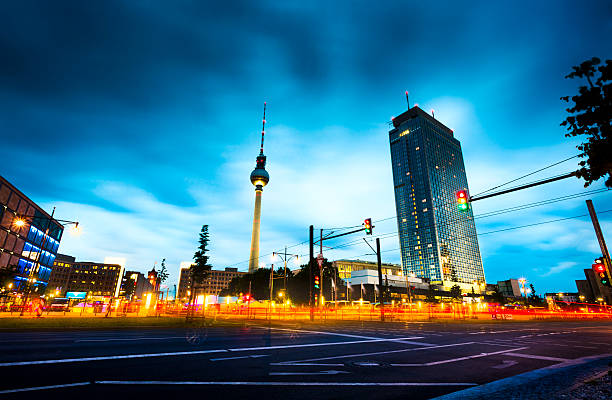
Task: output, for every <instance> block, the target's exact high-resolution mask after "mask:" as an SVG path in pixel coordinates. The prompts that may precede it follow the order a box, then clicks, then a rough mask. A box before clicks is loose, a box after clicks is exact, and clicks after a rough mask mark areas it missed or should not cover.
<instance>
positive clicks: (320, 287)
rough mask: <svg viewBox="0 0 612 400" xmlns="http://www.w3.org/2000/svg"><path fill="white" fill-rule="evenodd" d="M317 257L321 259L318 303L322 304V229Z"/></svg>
mask: <svg viewBox="0 0 612 400" xmlns="http://www.w3.org/2000/svg"><path fill="white" fill-rule="evenodd" d="M319 238H320V240H319V257H320V259H321V261H320V262H319V282H321V283H320V284H319V303H320V304H321V305H324V304H323V229H321V230H320V233H319Z"/></svg>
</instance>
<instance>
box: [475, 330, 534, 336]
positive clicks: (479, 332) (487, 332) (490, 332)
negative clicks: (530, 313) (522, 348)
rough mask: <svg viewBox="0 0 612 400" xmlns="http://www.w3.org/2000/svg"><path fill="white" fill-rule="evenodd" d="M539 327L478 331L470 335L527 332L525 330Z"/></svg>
mask: <svg viewBox="0 0 612 400" xmlns="http://www.w3.org/2000/svg"><path fill="white" fill-rule="evenodd" d="M534 330H537V329H508V330H505V331H486V332H483V331H478V332H471V333H469V335H486V334H495V333H508V332H525V331H534Z"/></svg>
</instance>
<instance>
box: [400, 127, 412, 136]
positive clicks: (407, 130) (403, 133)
mask: <svg viewBox="0 0 612 400" xmlns="http://www.w3.org/2000/svg"><path fill="white" fill-rule="evenodd" d="M409 133H410V129H406V130H405V131H402V132H401V133H400V134H399V137H402V136H404V135H407V134H409Z"/></svg>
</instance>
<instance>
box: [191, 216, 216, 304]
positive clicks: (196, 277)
mask: <svg viewBox="0 0 612 400" xmlns="http://www.w3.org/2000/svg"><path fill="white" fill-rule="evenodd" d="M199 242H200V246H199V247H198V250H197V251H196V252H195V254H194V255H193V260H194V263H193V264H192V265H191V267H190V268H189V275H190V277H191V295H190V299H189V304H193V299H194V298H195V295H196V290H197V288H198V286H201V285H203V284H204V281H205V280H206V277H207V276H208V274H209V273H210V269H211V266H210V265H208V258H209V257H208V256H207V255H206V253H207V252H208V242H209V239H208V225H203V226H202V230H201V231H200V239H199Z"/></svg>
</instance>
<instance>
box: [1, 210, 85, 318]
mask: <svg viewBox="0 0 612 400" xmlns="http://www.w3.org/2000/svg"><path fill="white" fill-rule="evenodd" d="M54 215H55V207H53V211H52V212H51V217H50V218H46V217H37V216H35V215H22V216H19V217H16V218H15V220H14V221H13V224H14V225H15V226H17V227H20V228H21V227H23V226H25V224H26V221H29V222H30V224H31V223H32V221H33V220H34V219H39V220H40V219H42V220H44V221H47V224H46V225H47V227H46V229H45V233H44V235H43V238H42V241H41V243H40V250H39V251H38V253H37V255H36V260H35V261H34V265H33V266H32V267H31V268H30V269H29V270H28V278H27V280H26V282H27V286H26V292H25V296H24V298H23V301H22V307H21V312H20V313H19V316H20V317H21V316H23V314H24V311H25V306H26V305H27V304H28V297H29V295H30V292H31V289H32V285H33V284H34V283H35V282H36V279H35V278H34V273H35V272H36V271H39V270H40V266H41V264H40V259H41V256H42V252H43V251H44V249H45V245H46V243H47V238H48V237H49V228H50V227H51V222H56V223H58V224H60V225H62V226H66V225H74V229H75V230H78V228H79V223H78V222H76V221H67V220H62V219H55V218H53V216H54Z"/></svg>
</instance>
